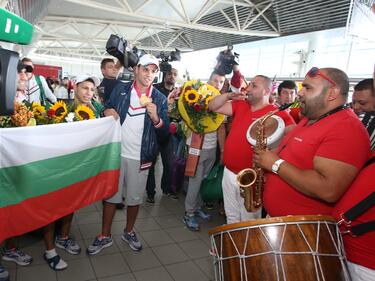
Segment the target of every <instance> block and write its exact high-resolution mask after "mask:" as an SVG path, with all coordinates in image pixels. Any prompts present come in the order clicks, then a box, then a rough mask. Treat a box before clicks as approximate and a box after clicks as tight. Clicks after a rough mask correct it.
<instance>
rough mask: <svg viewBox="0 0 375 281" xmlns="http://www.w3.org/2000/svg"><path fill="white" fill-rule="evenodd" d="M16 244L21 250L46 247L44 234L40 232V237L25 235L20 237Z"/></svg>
mask: <svg viewBox="0 0 375 281" xmlns="http://www.w3.org/2000/svg"><path fill="white" fill-rule="evenodd" d="M16 244H17V245H18V247H19V248H21V249H25V248H27V247H36V246H39V247H43V246H44V241H43V232H42V231H40V233H38V235H34V234H25V235H21V236H18V239H17V242H16Z"/></svg>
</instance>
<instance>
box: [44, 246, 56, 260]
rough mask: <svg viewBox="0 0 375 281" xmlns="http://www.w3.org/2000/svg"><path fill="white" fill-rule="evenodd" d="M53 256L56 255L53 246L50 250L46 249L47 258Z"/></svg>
mask: <svg viewBox="0 0 375 281" xmlns="http://www.w3.org/2000/svg"><path fill="white" fill-rule="evenodd" d="M54 256H57V253H56V249H55V248H53V249H52V250H46V257H47V259H52V258H53V257H54Z"/></svg>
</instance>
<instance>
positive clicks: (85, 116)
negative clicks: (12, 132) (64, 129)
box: [0, 101, 95, 128]
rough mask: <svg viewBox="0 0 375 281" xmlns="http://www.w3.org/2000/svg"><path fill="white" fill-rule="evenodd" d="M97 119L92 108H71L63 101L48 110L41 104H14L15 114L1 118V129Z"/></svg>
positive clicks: (83, 106) (80, 106) (82, 106)
mask: <svg viewBox="0 0 375 281" xmlns="http://www.w3.org/2000/svg"><path fill="white" fill-rule="evenodd" d="M89 119H95V114H94V112H93V111H92V109H91V108H89V107H87V106H85V105H79V106H77V107H76V108H70V107H68V106H67V104H66V103H65V102H63V101H58V102H56V103H55V104H54V105H52V106H51V107H50V108H49V109H48V110H47V109H46V108H45V107H44V106H42V105H41V104H40V103H37V102H33V103H28V102H23V103H14V113H13V114H12V115H11V116H2V117H0V128H9V127H23V126H35V125H46V124H57V123H66V122H73V121H82V120H89Z"/></svg>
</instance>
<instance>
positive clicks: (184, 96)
mask: <svg viewBox="0 0 375 281" xmlns="http://www.w3.org/2000/svg"><path fill="white" fill-rule="evenodd" d="M217 95H220V92H219V91H218V90H217V89H216V88H214V87H213V86H211V85H209V84H207V83H203V82H201V81H199V80H198V81H197V80H192V81H187V82H185V84H184V85H183V87H182V90H181V94H180V98H179V100H178V110H179V112H180V115H181V117H182V119H183V120H184V121H185V123H186V125H187V126H188V127H189V128H190V129H191V130H192V131H193V132H195V133H198V134H205V133H210V132H213V131H215V130H217V129H218V128H219V126H220V125H221V123H222V122H223V121H224V115H223V114H220V113H215V112H212V111H210V110H209V109H208V104H209V102H210V101H211V100H212V99H213V98H214V97H215V96H217Z"/></svg>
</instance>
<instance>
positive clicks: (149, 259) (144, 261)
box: [122, 248, 161, 271]
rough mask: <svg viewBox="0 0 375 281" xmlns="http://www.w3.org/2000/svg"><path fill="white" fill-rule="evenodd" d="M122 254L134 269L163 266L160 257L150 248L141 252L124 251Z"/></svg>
mask: <svg viewBox="0 0 375 281" xmlns="http://www.w3.org/2000/svg"><path fill="white" fill-rule="evenodd" d="M122 255H123V256H124V258H125V261H126V262H127V264H128V265H129V267H130V269H131V270H132V271H140V270H144V269H149V268H154V267H159V266H161V263H160V262H159V260H158V258H157V257H156V256H155V254H154V252H153V251H152V250H151V249H150V248H148V249H143V250H142V251H139V252H134V251H130V252H124V253H122Z"/></svg>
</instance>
